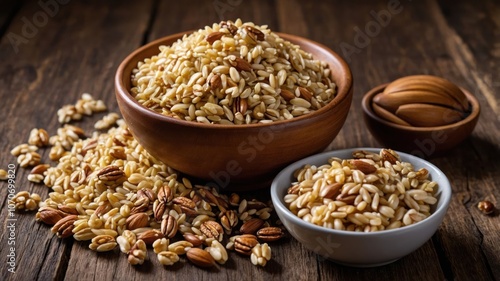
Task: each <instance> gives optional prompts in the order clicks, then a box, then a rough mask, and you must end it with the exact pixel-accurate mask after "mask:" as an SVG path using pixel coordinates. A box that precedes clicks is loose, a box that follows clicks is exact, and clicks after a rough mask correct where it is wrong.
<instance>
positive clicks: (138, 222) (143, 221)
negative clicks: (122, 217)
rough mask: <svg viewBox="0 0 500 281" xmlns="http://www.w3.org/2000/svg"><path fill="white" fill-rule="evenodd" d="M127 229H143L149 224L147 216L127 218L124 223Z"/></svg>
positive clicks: (138, 214)
mask: <svg viewBox="0 0 500 281" xmlns="http://www.w3.org/2000/svg"><path fill="white" fill-rule="evenodd" d="M125 223H126V225H127V229H130V230H132V229H136V228H140V227H145V226H147V225H148V223H149V216H148V214H146V213H137V214H133V215H131V216H130V217H128V218H127V220H126V221H125Z"/></svg>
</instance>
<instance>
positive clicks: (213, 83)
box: [208, 74, 222, 90]
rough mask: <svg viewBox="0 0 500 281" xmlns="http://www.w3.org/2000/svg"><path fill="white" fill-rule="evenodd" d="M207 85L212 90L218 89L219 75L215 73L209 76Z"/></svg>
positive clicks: (220, 81) (220, 82)
mask: <svg viewBox="0 0 500 281" xmlns="http://www.w3.org/2000/svg"><path fill="white" fill-rule="evenodd" d="M208 85H209V86H210V88H211V89H212V90H216V89H218V88H219V87H220V86H221V85H222V80H221V78H220V75H218V74H215V75H214V76H212V78H210V81H209V82H208Z"/></svg>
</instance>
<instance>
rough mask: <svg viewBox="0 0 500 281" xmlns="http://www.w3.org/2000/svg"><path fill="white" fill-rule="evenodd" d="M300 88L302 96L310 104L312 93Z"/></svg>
mask: <svg viewBox="0 0 500 281" xmlns="http://www.w3.org/2000/svg"><path fill="white" fill-rule="evenodd" d="M298 88H299V92H300V96H301V97H302V98H303V99H305V100H306V101H308V102H311V99H312V93H311V92H310V91H309V90H308V89H306V88H304V87H298Z"/></svg>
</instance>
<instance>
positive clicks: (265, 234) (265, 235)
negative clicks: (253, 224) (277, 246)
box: [257, 226, 284, 242]
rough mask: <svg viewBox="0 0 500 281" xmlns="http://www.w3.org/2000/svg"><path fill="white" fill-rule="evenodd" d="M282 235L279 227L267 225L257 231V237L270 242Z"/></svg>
mask: <svg viewBox="0 0 500 281" xmlns="http://www.w3.org/2000/svg"><path fill="white" fill-rule="evenodd" d="M283 236H284V233H283V230H282V229H281V228H279V227H274V226H268V227H264V228H261V229H259V231H257V238H259V240H262V241H264V242H272V241H276V240H279V239H281V238H282V237H283Z"/></svg>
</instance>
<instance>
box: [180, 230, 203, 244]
mask: <svg viewBox="0 0 500 281" xmlns="http://www.w3.org/2000/svg"><path fill="white" fill-rule="evenodd" d="M183 236H184V240H186V241H188V242H189V243H191V244H193V247H198V246H200V245H201V244H203V241H201V240H200V238H198V236H196V235H194V234H193V233H189V232H187V233H184V235H183Z"/></svg>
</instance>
